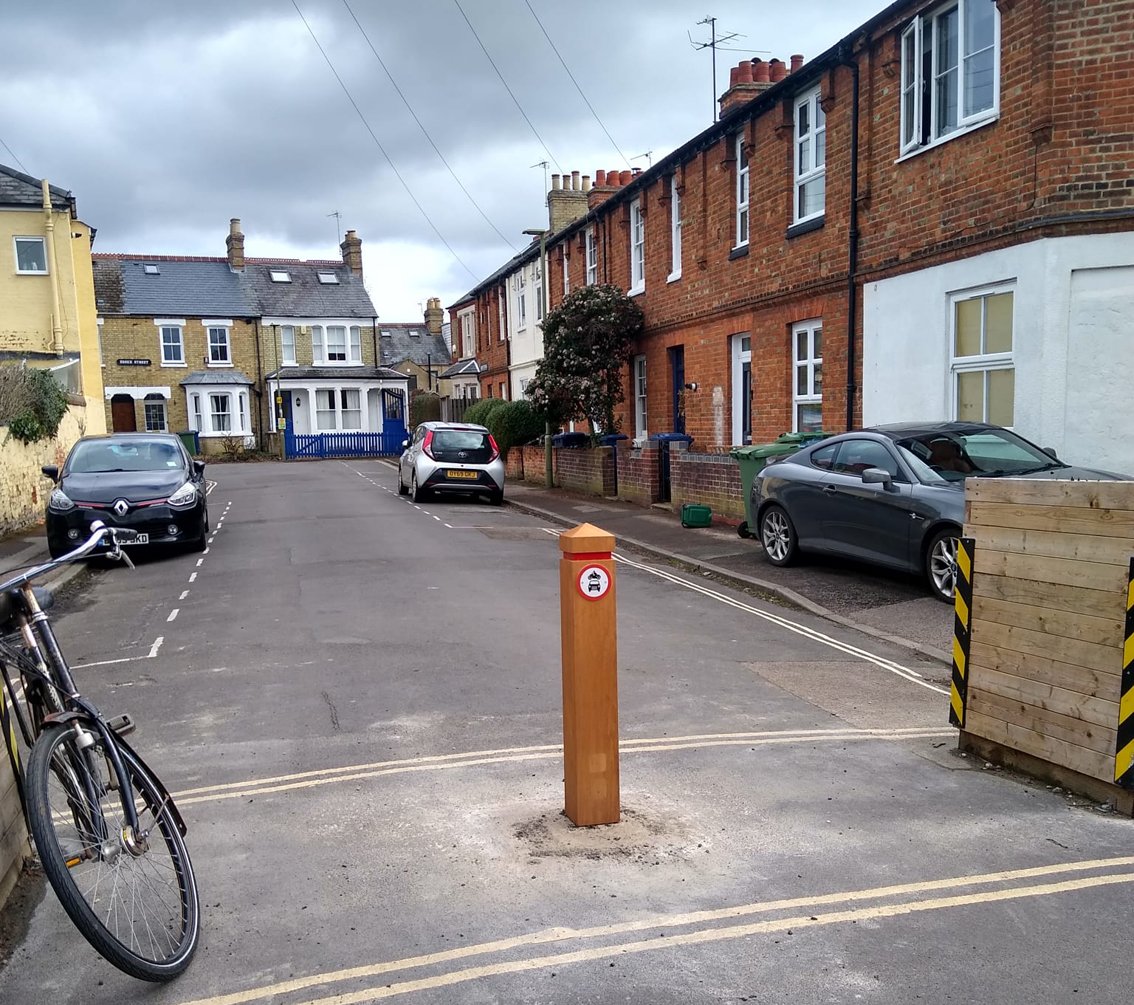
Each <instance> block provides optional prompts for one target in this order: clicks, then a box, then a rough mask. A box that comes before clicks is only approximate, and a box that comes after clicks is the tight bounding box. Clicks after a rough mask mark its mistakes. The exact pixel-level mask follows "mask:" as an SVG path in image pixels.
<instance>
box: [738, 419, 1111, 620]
mask: <svg viewBox="0 0 1134 1005" xmlns="http://www.w3.org/2000/svg"><path fill="white" fill-rule="evenodd" d="M1004 476H1009V477H1013V478H1053V479H1093V480H1100V479H1101V480H1107V481H1112V480H1126V479H1127V477H1128V476H1125V475H1118V474H1113V473H1112V472H1108V471H1096V470H1092V469H1089V468H1077V467H1073V466H1071V465H1069V464H1064V463H1063V462H1062V461H1060V460H1059V459H1058V458H1057V457H1056V456H1055V454H1054V452H1053V451H1050V450H1043V449H1041V448H1040V447H1037V446H1036V445H1035V444H1033V443H1029V442H1028V441H1027V440H1025V439H1024V438H1023V437H1022V436H1019V435H1017V434H1016V433H1013V432H1012V431H1011V430H1009V429H1004V428H1002V427H1001V426H991V425H988V424H987V423H981V422H926V423H904V424H895V425H884V426H874V427H871V428H869V429H863V430H859V431H857V432H852V433H843V434H842V435H840V436H832V437H829V438H828V439H825V440H821V441H819V442H818V443H813V444H811V445H809V446H807V447H804V448H803V449H802V450H798V451H796V452H795V453H794V454H789V455H788V456H786V457H783V458H781V459H779V460H776V461H773V462H772V463H770V464H768V465H767V467H765V468H764V470H763V471H762V472H760V473H759V474H758V475H757V476H756V479H755V481H754V482H753V485H752V508H751V512H752V513H753V514H755V515H756V520H757V528H758V533H759V537H760V541H761V543H762V544H763V546H764V554H765V555H766V557H767V559H768V561H769V562H771V563H772V564H773V565H788V564H790V563H791V562H792V561H793V560H794V559H795V558H796V556H797V555H798V553H799V551H800V550H801V549H802V550H805V551H817V552H826V553H829V554H834V555H842V556H845V557H847V558H853V559H858V560H861V561H865V562H872V563H874V564H876V565H883V566H886V567H888V568H891V569H897V570H899V571H904V572H911V573H914V574H918V575H924V576H925V577H926V581H927V583H928V585H929V588H930V591H931V592H932V593H933V595H934V596H935V597H937V598H938V599H939V600H943V601H946V602H949V603H951V602H952V600H953V587H954V583H955V580H956V555H957V538H958V537H959V536H960V534H961V528H962V526H963V524H964V518H965V494H964V491H963V489H964V480H965V479H966V478H968V477H981V478H992V477H1004Z"/></svg>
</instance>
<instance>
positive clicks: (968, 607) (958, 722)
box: [949, 537, 976, 729]
mask: <svg viewBox="0 0 1134 1005" xmlns="http://www.w3.org/2000/svg"><path fill="white" fill-rule="evenodd" d="M975 546H976V541H975V540H973V538H971V537H962V538H959V539H958V541H957V588H956V590H954V596H953V611H954V613H953V683H952V686H951V687H950V688H949V721H950V722H951V723H952V724H953V725H954V726H960V727H961V729H964V728H965V703H966V700H967V698H968V692H969V644H970V643H971V641H972V637H971V636H972V622H973V549H974V548H975Z"/></svg>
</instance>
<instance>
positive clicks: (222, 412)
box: [208, 391, 236, 436]
mask: <svg viewBox="0 0 1134 1005" xmlns="http://www.w3.org/2000/svg"><path fill="white" fill-rule="evenodd" d="M208 399H209V400H208V404H209V411H208V416H209V431H210V432H211V433H212V434H213V435H214V436H231V435H232V434H233V433H235V432H236V430H235V429H233V428H232V427H233V419H234V417H235V415H236V409H234V408H233V407H232V392H231V391H210V392H209V393H208ZM218 402H224V406H225V407H224V408H223V409H219V410H218V409H217V403H218ZM218 416H223V417H224V418H226V419H227V420H228V428H227V429H225V428H222V427H221V426H219V425H218V424H217V421H216V420H217V417H218Z"/></svg>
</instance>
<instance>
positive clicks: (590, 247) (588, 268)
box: [583, 226, 598, 286]
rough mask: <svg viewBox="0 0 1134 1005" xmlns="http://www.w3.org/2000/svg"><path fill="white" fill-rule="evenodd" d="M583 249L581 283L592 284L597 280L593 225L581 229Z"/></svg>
mask: <svg viewBox="0 0 1134 1005" xmlns="http://www.w3.org/2000/svg"><path fill="white" fill-rule="evenodd" d="M583 250H584V256H583V263H584V264H583V270H584V271H583V285H584V286H594V285H595V284H596V283H597V282H598V242H597V241H596V240H595V228H594V227H593V226H591V227H587V229H586V230H584V231H583Z"/></svg>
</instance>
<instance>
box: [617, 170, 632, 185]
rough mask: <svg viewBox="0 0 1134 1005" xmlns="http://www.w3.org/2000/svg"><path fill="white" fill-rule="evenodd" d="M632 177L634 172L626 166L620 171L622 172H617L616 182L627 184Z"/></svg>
mask: <svg viewBox="0 0 1134 1005" xmlns="http://www.w3.org/2000/svg"><path fill="white" fill-rule="evenodd" d="M633 177H634V172H633V171H631V170H630V169H629V168H627V169H626V170H625V171H622V172H620V173H619V175H618V184H619V185H629V184H630V180H631V179H632V178H633Z"/></svg>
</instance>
